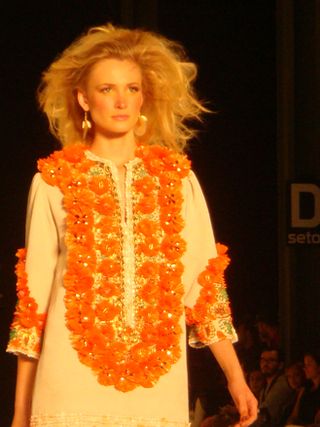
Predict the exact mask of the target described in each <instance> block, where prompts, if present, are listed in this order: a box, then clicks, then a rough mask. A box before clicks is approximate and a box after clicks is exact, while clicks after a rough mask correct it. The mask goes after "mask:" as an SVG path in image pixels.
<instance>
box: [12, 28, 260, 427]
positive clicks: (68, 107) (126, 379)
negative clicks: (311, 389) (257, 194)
mask: <svg viewBox="0 0 320 427" xmlns="http://www.w3.org/2000/svg"><path fill="white" fill-rule="evenodd" d="M195 76H196V67H195V65H194V64H193V63H190V62H189V61H188V60H187V58H186V57H185V55H184V53H183V50H182V48H181V47H180V46H179V45H178V44H176V43H173V42H171V41H169V40H167V39H166V38H164V37H162V36H159V35H157V34H153V33H151V32H147V31H141V30H129V29H123V28H116V27H113V26H111V25H106V26H102V27H96V28H92V29H90V30H89V31H88V32H87V33H86V34H84V35H83V36H81V37H80V38H79V39H77V40H76V41H75V42H74V43H72V44H71V46H70V47H69V48H67V49H66V50H65V51H64V52H63V53H62V54H61V55H60V56H59V57H58V58H57V59H56V60H55V61H54V62H53V63H52V65H51V66H50V67H49V68H48V70H47V71H46V72H45V73H44V74H43V78H42V82H41V85H40V87H39V93H38V95H39V103H40V106H41V108H42V110H43V111H44V112H45V114H46V115H47V117H48V120H49V125H50V129H51V131H52V133H53V134H54V135H55V136H56V137H57V138H58V139H59V141H60V142H61V144H62V146H63V148H62V149H61V150H60V151H57V152H54V153H53V154H52V155H51V156H49V157H48V158H46V159H41V160H40V161H39V162H38V168H39V172H38V173H37V174H36V175H35V177H34V179H33V182H32V185H31V189H30V195H29V202H28V212H27V226H26V249H22V250H19V251H18V254H17V255H18V258H19V261H18V264H17V267H16V273H17V292H18V302H17V307H16V312H15V316H14V320H13V323H12V328H11V335H10V341H9V345H8V351H9V352H12V353H15V354H17V355H18V376H17V386H16V400H15V414H14V420H13V423H12V427H30V426H33V427H35V426H41V427H44V426H60V427H62V426H83V427H94V426H95V427H98V426H99V427H100V426H112V427H115V426H132V427H137V426H140V427H142V426H145V427H165V426H168V427H185V426H187V425H189V420H188V398H187V397H188V396H187V392H188V387H187V373H186V349H185V338H186V327H185V322H186V321H187V323H188V324H189V325H190V329H191V333H190V336H189V343H190V344H191V345H194V346H202V345H208V346H210V348H211V350H212V352H213V354H214V355H215V356H216V358H217V360H218V362H219V363H220V365H221V367H222V369H223V370H224V372H225V374H226V376H227V379H228V384H229V390H230V393H231V395H232V396H233V398H234V400H235V403H236V406H237V407H238V410H239V413H240V421H239V424H241V425H242V426H247V425H249V424H250V423H251V422H252V421H253V420H254V419H255V417H256V411H257V410H256V400H255V398H254V396H253V395H252V393H251V392H250V390H249V388H248V386H247V384H246V382H245V380H244V377H243V373H242V371H241V368H240V365H239V362H238V360H237V358H236V356H235V352H234V350H233V346H232V341H234V340H236V334H235V332H234V329H233V326H232V320H231V314H230V309H229V303H228V297H227V294H226V290H225V283H224V279H223V271H224V269H225V267H226V266H227V264H228V262H229V259H228V256H227V254H226V248H225V247H224V246H222V245H220V246H219V245H216V244H215V242H214V237H213V234H212V229H211V225H210V219H209V215H208V211H207V208H206V204H205V201H204V198H203V195H202V192H201V189H200V187H199V184H198V182H197V179H196V177H195V175H194V173H193V172H192V171H191V170H190V162H189V160H188V159H187V157H186V156H185V155H184V154H183V150H184V148H185V147H186V144H187V142H188V141H189V140H190V139H191V138H192V137H193V136H194V131H193V129H192V128H191V127H189V125H188V120H194V119H199V118H200V115H201V113H202V112H203V111H205V108H204V107H203V106H202V104H201V102H200V101H199V100H198V99H197V97H196V95H195V93H194V91H193V87H192V81H193V80H194V78H195ZM213 380H214V379H213Z"/></svg>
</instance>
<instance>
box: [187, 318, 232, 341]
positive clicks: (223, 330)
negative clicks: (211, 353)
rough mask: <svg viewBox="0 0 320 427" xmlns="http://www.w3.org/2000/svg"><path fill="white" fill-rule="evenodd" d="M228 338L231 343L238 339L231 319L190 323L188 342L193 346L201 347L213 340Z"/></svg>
mask: <svg viewBox="0 0 320 427" xmlns="http://www.w3.org/2000/svg"><path fill="white" fill-rule="evenodd" d="M225 339H229V340H230V341H231V342H232V343H235V342H237V341H238V336H237V333H236V331H235V329H234V327H233V324H232V319H231V317H229V318H224V319H221V318H220V319H216V320H213V321H211V322H208V323H204V324H198V325H192V326H191V328H190V332H189V338H188V343H189V345H190V347H193V348H203V347H206V346H208V345H210V344H214V343H215V342H218V341H222V340H225Z"/></svg>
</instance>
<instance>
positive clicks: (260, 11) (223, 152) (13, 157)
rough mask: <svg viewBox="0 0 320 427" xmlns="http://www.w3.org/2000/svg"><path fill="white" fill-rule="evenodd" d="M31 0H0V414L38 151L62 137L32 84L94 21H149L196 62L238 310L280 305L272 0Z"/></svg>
mask: <svg viewBox="0 0 320 427" xmlns="http://www.w3.org/2000/svg"><path fill="white" fill-rule="evenodd" d="M37 3H38V2H24V3H22V2H21V3H20V2H14V1H13V2H10V3H5V4H3V5H2V6H0V16H1V18H0V19H1V26H0V52H1V97H0V99H1V139H2V144H1V147H2V148H1V151H2V155H1V224H2V234H1V245H0V251H1V252H0V269H1V270H0V273H1V281H0V286H1V290H0V293H1V298H0V308H1V322H0V325H1V330H0V332H1V335H0V338H1V378H0V379H1V385H0V393H1V394H2V395H1V408H3V409H4V411H5V413H4V415H2V414H1V415H0V420H1V426H5V425H7V424H6V423H8V414H10V412H11V410H12V396H13V386H14V370H15V359H14V357H12V356H11V355H6V354H5V353H4V350H5V345H6V342H7V339H8V330H9V323H10V320H11V317H12V311H13V308H14V303H15V278H14V275H13V268H14V263H15V257H14V254H15V251H16V249H17V248H18V247H21V246H23V245H24V216H25V205H26V199H27V192H28V187H29V185H30V181H31V178H32V175H33V174H34V172H35V170H36V160H37V159H38V158H39V157H42V156H44V155H47V154H49V153H50V152H51V151H52V150H53V149H56V148H57V147H58V145H57V143H56V142H55V141H54V140H53V138H52V137H50V135H49V133H48V131H47V126H46V121H45V119H44V118H43V117H42V115H41V114H40V113H39V111H38V109H37V104H36V100H35V91H36V88H37V85H38V83H39V79H40V75H41V72H42V71H43V70H44V69H45V68H46V67H47V66H48V65H49V64H50V63H51V61H52V60H53V59H54V57H55V56H56V55H57V54H58V53H59V52H61V50H63V49H64V48H65V47H66V46H67V45H68V44H69V43H70V42H71V41H72V40H73V39H74V38H75V37H76V36H78V35H79V34H80V33H82V32H83V31H85V30H86V29H88V28H89V27H91V26H92V25H97V24H103V23H106V22H112V23H114V24H124V25H131V26H145V27H147V28H148V27H149V28H152V29H155V30H157V31H159V32H160V33H162V34H163V35H165V36H167V37H169V38H171V39H174V40H177V41H180V42H181V43H182V44H183V45H184V46H185V48H186V51H187V53H188V55H189V56H190V58H191V59H192V60H193V61H194V62H196V63H197V64H198V66H199V76H198V81H197V90H198V92H199V94H200V96H201V97H202V98H204V99H206V100H208V101H209V102H210V106H211V108H212V109H214V110H215V111H216V112H217V113H216V114H212V115H210V116H207V117H206V120H205V123H204V125H203V126H202V128H201V131H200V134H199V140H198V141H194V142H193V143H192V146H191V151H190V156H191V158H192V161H193V168H194V170H195V171H196V173H197V175H198V177H199V179H200V182H201V183H202V185H203V189H204V192H205V194H206V197H207V201H208V205H209V209H210V212H211V214H212V219H213V225H214V230H215V234H216V237H217V240H218V241H221V242H223V243H225V244H227V245H228V246H229V247H230V255H231V258H232V264H231V266H230V268H229V270H228V274H227V275H228V282H229V294H230V298H231V302H232V307H233V311H234V317H235V320H236V321H238V320H240V319H241V318H242V317H244V316H246V315H247V314H251V315H255V314H260V313H262V312H267V313H269V314H271V315H272V316H274V317H275V316H276V315H277V312H278V267H277V190H276V185H277V146H276V144H277V138H276V19H275V2H274V1H272V0H241V1H240V0H210V1H209V0H208V1H205V0H198V1H196V2H194V1H179V0H177V1H173V0H159V1H158V4H156V2H149V5H148V2H144V1H141V2H130V1H122V2H121V1H98V0H91V1H85V0H77V1H75V0H66V1H60V2H59V1H57V2H55V3H54V4H52V2H48V1H43V2H42V3H41V4H37ZM138 3H139V4H138ZM151 3H152V4H153V7H155V8H156V9H152V8H150V5H151ZM143 5H144V6H145V7H144V8H143ZM155 10H156V13H154V12H155ZM148 14H149V15H148ZM2 419H4V420H5V422H4V423H3V422H2Z"/></svg>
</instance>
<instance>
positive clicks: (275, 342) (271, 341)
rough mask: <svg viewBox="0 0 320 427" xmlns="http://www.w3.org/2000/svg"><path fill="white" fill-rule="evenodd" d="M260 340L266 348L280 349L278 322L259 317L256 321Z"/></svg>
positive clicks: (269, 318)
mask: <svg viewBox="0 0 320 427" xmlns="http://www.w3.org/2000/svg"><path fill="white" fill-rule="evenodd" d="M256 326H257V329H258V334H259V339H260V341H261V343H262V344H263V346H264V347H266V348H279V347H280V333H279V325H278V322H277V321H276V320H275V319H273V318H271V317H267V316H258V319H257V321H256Z"/></svg>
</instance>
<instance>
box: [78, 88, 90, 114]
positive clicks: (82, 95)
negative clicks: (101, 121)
mask: <svg viewBox="0 0 320 427" xmlns="http://www.w3.org/2000/svg"><path fill="white" fill-rule="evenodd" d="M77 99H78V102H79V104H80V107H81V108H82V109H83V110H84V111H89V104H88V99H87V96H86V94H85V93H84V92H83V91H82V90H81V89H78V90H77Z"/></svg>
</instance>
